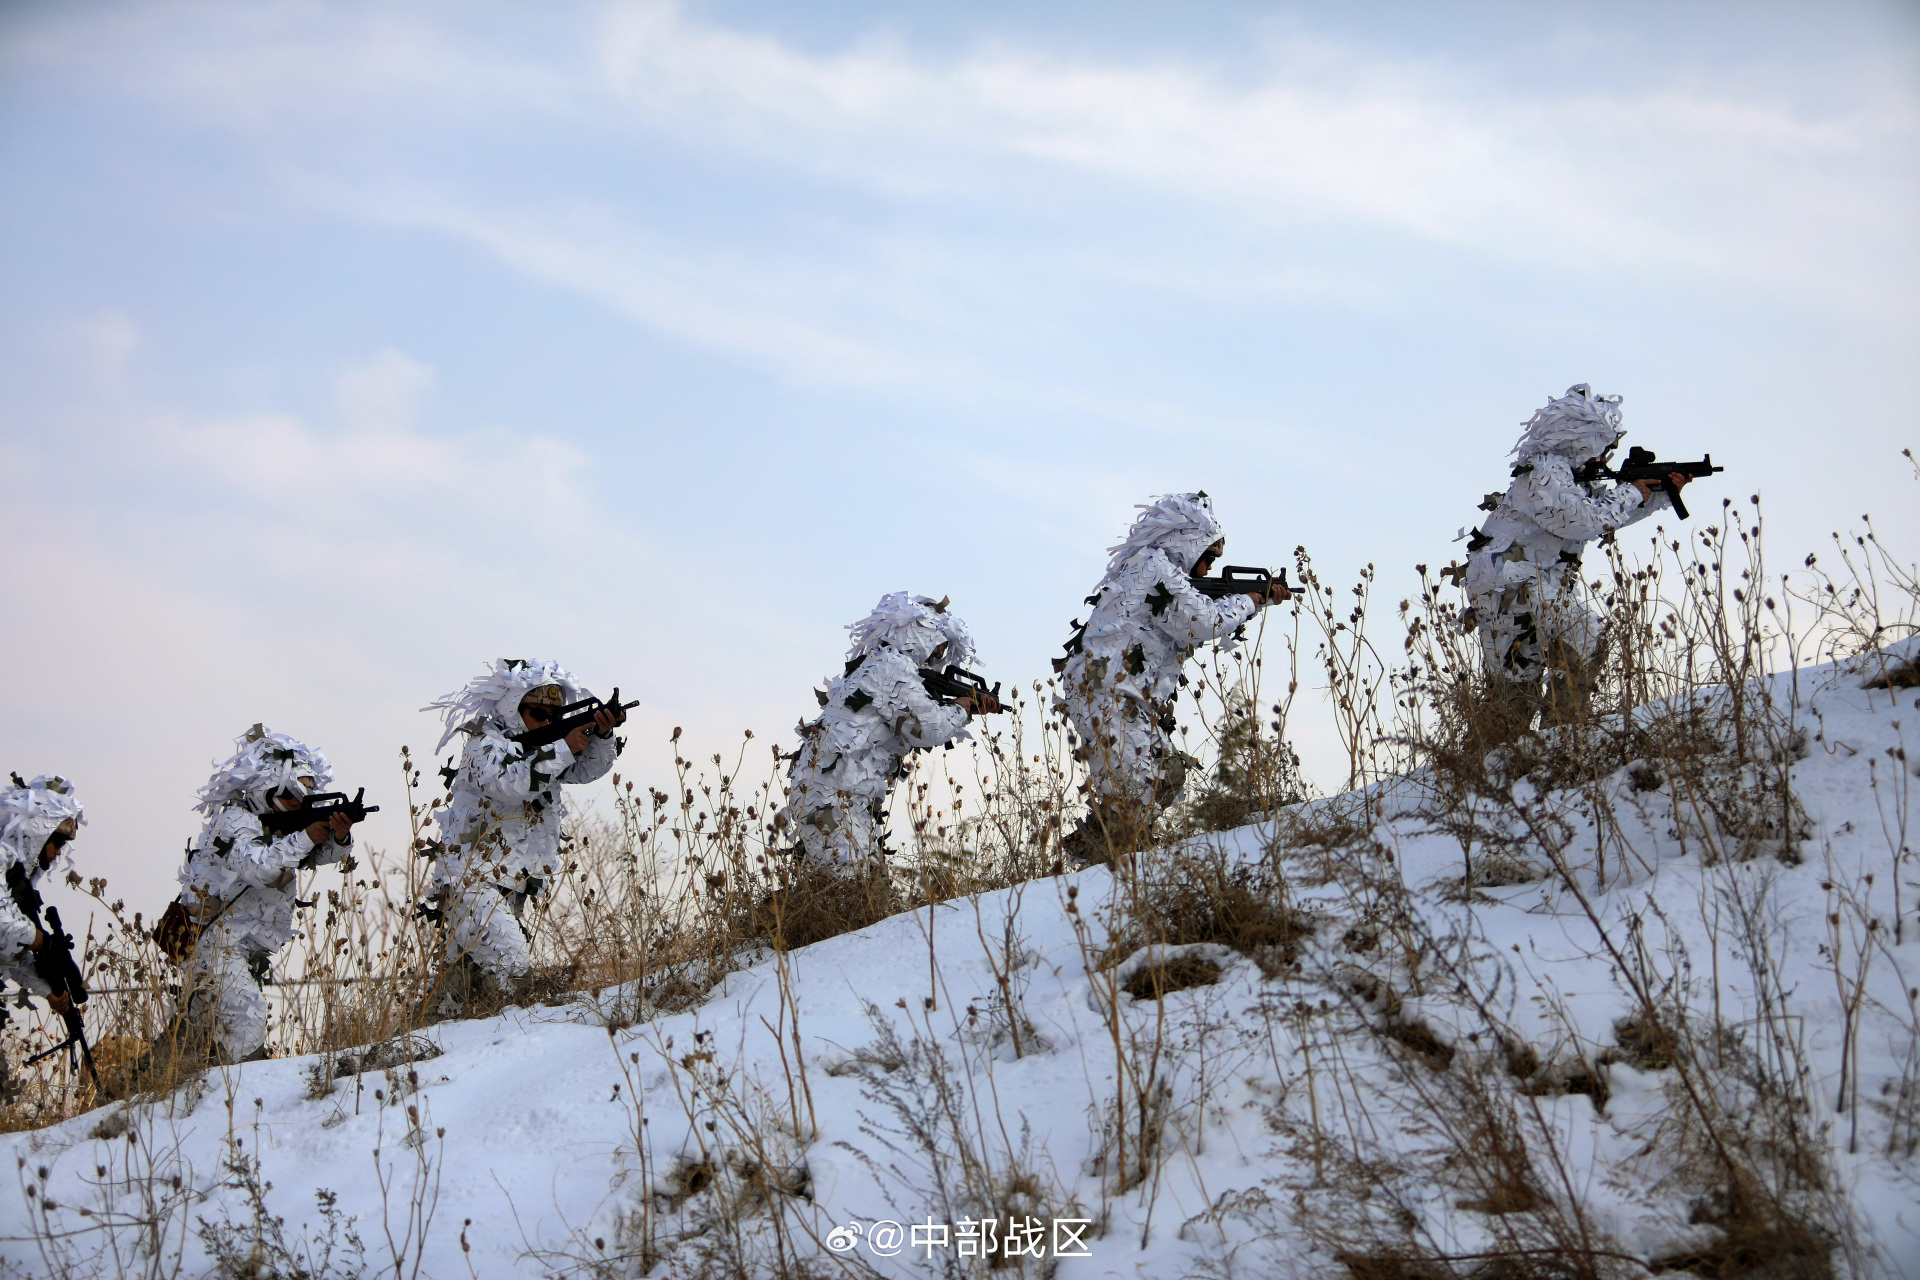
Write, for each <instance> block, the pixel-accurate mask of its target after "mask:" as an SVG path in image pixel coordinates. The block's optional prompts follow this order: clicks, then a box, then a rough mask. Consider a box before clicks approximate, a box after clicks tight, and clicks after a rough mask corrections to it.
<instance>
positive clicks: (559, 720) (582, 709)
mask: <svg viewBox="0 0 1920 1280" xmlns="http://www.w3.org/2000/svg"><path fill="white" fill-rule="evenodd" d="M639 705H640V701H639V699H637V698H636V699H635V700H634V701H632V702H622V701H620V686H619V685H615V686H614V687H613V697H611V698H609V699H608V700H607V701H605V702H602V701H600V699H598V698H582V699H580V701H578V702H569V703H568V704H567V705H566V706H564V707H561V708H560V709H559V710H557V711H555V712H554V714H553V719H551V720H549V721H547V723H546V724H544V725H542V726H540V727H539V728H538V729H527V730H525V731H524V732H521V733H510V734H508V735H507V736H508V737H509V738H512V739H513V740H514V741H515V742H517V743H519V744H520V745H521V746H523V747H544V746H546V745H547V744H548V743H549V742H558V741H560V739H562V738H564V737H566V736H567V735H568V734H570V733H572V732H573V731H574V730H575V729H583V728H591V727H592V725H593V718H594V716H596V715H598V714H599V713H600V712H601V711H602V710H607V711H625V710H626V709H627V708H628V707H637V706H639Z"/></svg>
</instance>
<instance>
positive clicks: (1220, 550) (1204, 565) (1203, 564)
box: [1193, 538, 1227, 578]
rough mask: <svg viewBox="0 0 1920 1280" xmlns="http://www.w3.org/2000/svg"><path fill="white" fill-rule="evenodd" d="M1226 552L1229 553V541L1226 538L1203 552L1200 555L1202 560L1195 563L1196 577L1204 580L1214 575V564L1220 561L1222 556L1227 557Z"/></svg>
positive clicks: (1194, 571)
mask: <svg viewBox="0 0 1920 1280" xmlns="http://www.w3.org/2000/svg"><path fill="white" fill-rule="evenodd" d="M1226 551H1227V540H1226V539H1225V538H1222V539H1220V541H1218V542H1216V543H1214V544H1213V545H1212V546H1210V547H1208V548H1207V549H1206V550H1205V551H1202V552H1201V553H1200V558H1199V559H1198V560H1195V561H1194V562H1193V574H1194V576H1195V577H1197V578H1204V577H1206V576H1207V575H1208V574H1210V573H1212V572H1213V562H1214V561H1215V560H1218V559H1219V558H1220V557H1221V556H1223V555H1225V554H1226Z"/></svg>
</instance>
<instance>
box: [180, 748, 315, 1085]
mask: <svg viewBox="0 0 1920 1280" xmlns="http://www.w3.org/2000/svg"><path fill="white" fill-rule="evenodd" d="M234 748H235V750H234V753H233V755H232V757H231V758H230V759H228V760H227V762H226V763H225V764H223V765H221V766H220V767H219V768H218V769H217V770H215V772H214V775H213V777H212V778H211V779H210V780H209V781H208V782H207V785H206V786H204V787H202V788H200V803H199V804H198V805H196V806H195V808H196V809H197V810H198V811H199V812H200V813H202V814H204V815H206V823H205V825H204V826H202V827H201V829H200V834H199V836H197V837H196V838H195V839H194V840H193V841H192V843H190V844H189V845H188V846H187V860H186V865H185V866H183V867H181V868H180V883H181V885H182V886H183V891H182V892H181V894H180V896H179V898H178V899H176V906H175V907H170V908H168V915H167V917H166V918H163V920H162V924H161V932H157V933H156V937H158V938H159V939H160V941H161V945H162V946H163V947H165V948H167V950H168V951H169V952H170V953H172V954H174V955H175V956H176V958H179V959H181V960H184V961H185V962H186V965H185V967H186V969H187V974H186V981H185V982H184V983H182V997H183V1003H184V1006H185V1007H184V1009H183V1011H182V1012H183V1013H184V1015H185V1016H184V1019H183V1021H184V1024H185V1028H186V1030H187V1031H188V1032H189V1034H190V1035H191V1036H192V1037H193V1038H194V1041H195V1042H196V1043H202V1042H204V1045H205V1048H206V1049H208V1050H211V1051H212V1052H213V1053H215V1054H217V1056H218V1058H219V1059H220V1060H222V1061H226V1062H250V1061H255V1060H257V1059H260V1058H264V1057H266V1056H267V1047H266V1045H267V997H266V993H265V991H264V990H263V987H264V984H265V983H266V982H267V981H268V978H269V973H270V971H271V968H272V964H273V954H274V952H276V951H278V950H279V949H280V948H281V947H283V946H285V945H286V944H287V943H288V942H289V941H291V940H292V938H293V933H294V930H293V910H294V906H295V905H296V898H295V889H296V881H297V879H298V877H299V873H300V872H301V871H303V870H309V869H311V868H314V867H323V866H328V865H331V864H333V863H336V862H339V861H340V860H341V859H342V858H345V857H346V856H347V855H348V854H349V853H351V852H352V850H353V819H352V818H351V817H350V816H349V815H347V814H346V813H335V814H333V815H332V816H330V817H328V818H326V819H325V820H323V821H317V822H311V823H308V824H307V825H306V826H304V827H299V828H296V829H294V830H292V831H286V832H285V834H281V831H282V830H284V828H282V827H279V826H278V824H272V823H270V822H269V821H268V819H270V817H271V815H273V814H276V813H290V812H292V811H294V810H297V809H299V808H300V807H301V805H302V803H303V802H304V801H305V800H306V799H307V797H308V796H310V795H312V794H314V793H315V792H318V791H324V790H325V789H326V787H327V786H328V784H330V783H331V782H332V781H333V770H332V769H331V768H329V767H328V765H327V758H326V756H324V755H323V754H321V752H320V751H319V749H318V748H315V747H310V746H308V745H307V744H306V743H304V742H301V741H299V740H298V739H296V738H290V737H288V736H287V735H286V734H284V733H275V732H273V731H272V730H271V729H268V728H266V727H265V726H263V725H258V724H256V725H254V726H253V728H251V729H249V730H247V732H246V733H244V734H242V735H241V736H240V737H238V738H236V739H235V740H234Z"/></svg>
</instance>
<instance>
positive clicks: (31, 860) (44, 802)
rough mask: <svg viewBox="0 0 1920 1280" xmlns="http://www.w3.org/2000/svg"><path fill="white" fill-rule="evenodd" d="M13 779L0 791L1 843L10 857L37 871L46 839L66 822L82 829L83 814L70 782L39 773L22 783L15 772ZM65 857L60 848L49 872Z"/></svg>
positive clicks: (55, 776)
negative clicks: (10, 783)
mask: <svg viewBox="0 0 1920 1280" xmlns="http://www.w3.org/2000/svg"><path fill="white" fill-rule="evenodd" d="M13 780H14V785H13V786H11V787H8V788H7V789H6V790H5V791H4V792H0V840H4V841H5V842H6V845H7V847H8V849H10V850H11V851H12V854H11V858H17V859H18V860H19V862H20V864H21V865H22V866H24V867H26V868H27V870H28V871H29V872H38V871H39V870H40V860H39V859H40V851H41V850H42V849H44V848H45V847H46V844H47V840H48V838H49V837H51V836H52V835H53V833H54V832H55V831H56V830H58V829H59V827H60V824H62V823H64V822H67V821H72V822H73V824H74V826H75V827H82V826H85V825H86V821H87V818H86V813H85V810H84V809H83V808H82V807H81V804H80V800H79V798H78V797H76V796H75V795H74V794H73V783H71V782H70V781H68V780H67V779H65V778H62V777H60V776H59V775H58V774H42V775H41V776H40V777H38V778H35V779H34V780H33V781H32V782H25V783H23V782H21V781H20V775H19V774H17V773H16V774H14V775H13ZM66 857H67V853H66V850H65V849H62V850H61V851H60V856H59V857H57V858H55V859H54V861H53V864H52V866H50V867H49V868H48V870H49V871H53V870H56V869H57V868H59V866H60V864H61V862H62V861H63V860H65V858H66ZM11 858H9V859H8V860H11Z"/></svg>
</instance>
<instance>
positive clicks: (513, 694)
mask: <svg viewBox="0 0 1920 1280" xmlns="http://www.w3.org/2000/svg"><path fill="white" fill-rule="evenodd" d="M590 696H591V695H589V694H588V693H587V691H586V690H584V689H582V688H581V687H580V685H579V683H578V682H577V681H576V680H575V679H574V678H573V676H572V675H571V674H570V673H568V672H567V671H566V670H565V669H563V668H562V667H561V666H560V665H559V664H558V663H554V662H528V661H525V660H524V659H520V658H501V659H499V660H498V661H496V662H495V663H494V664H493V666H492V667H491V668H489V669H488V671H487V672H486V674H484V675H482V676H479V677H478V678H476V679H475V680H473V681H472V682H471V683H469V684H468V685H467V687H466V688H464V689H462V690H460V691H459V692H458V693H452V694H448V695H447V696H446V697H444V698H441V699H440V700H439V701H437V702H434V703H431V704H430V705H429V706H427V707H426V708H424V710H428V711H440V712H443V713H444V715H445V717H446V726H447V729H446V733H445V734H444V735H443V736H442V737H441V739H440V745H439V747H438V748H436V753H437V752H438V751H444V750H446V748H447V745H448V744H449V743H451V742H453V741H455V740H456V739H459V740H461V749H460V761H459V764H458V765H457V766H453V767H452V780H451V784H450V786H449V792H450V798H449V800H448V802H447V806H446V807H445V808H443V809H439V810H436V811H435V812H434V815H433V817H434V822H435V823H436V824H437V825H438V827H439V831H440V840H439V846H438V850H437V853H436V858H435V862H434V871H433V881H432V885H433V898H434V901H435V902H437V903H438V904H439V905H438V910H439V911H440V912H441V913H442V916H441V919H442V923H443V925H444V926H445V929H446V947H447V951H446V955H447V963H448V966H449V968H450V969H452V970H453V971H454V973H453V975H452V977H453V980H452V981H450V982H449V984H448V988H449V994H450V995H451V996H452V998H453V999H454V1001H455V1002H456V1003H458V1002H461V1001H462V1000H463V997H464V996H465V994H466V993H467V992H468V990H470V989H472V988H473V987H475V986H476V985H477V987H478V988H479V989H481V990H486V991H490V992H492V993H493V994H495V995H505V994H509V993H510V992H511V989H512V988H513V987H514V986H515V985H517V984H518V983H519V982H520V981H521V980H522V979H524V978H525V977H526V976H527V973H528V971H529V970H530V969H531V967H532V963H533V961H532V952H531V950H530V943H531V937H530V935H529V934H528V932H527V930H526V928H525V926H524V925H523V924H522V923H521V915H522V912H523V911H524V909H525V907H526V903H527V899H528V898H531V897H534V896H536V895H538V894H539V892H540V891H541V888H542V887H543V885H544V882H545V881H546V880H547V879H548V878H549V877H551V876H552V875H554V874H555V873H556V872H558V871H559V870H560V866H561V857H560V841H561V838H562V833H561V822H562V821H563V820H564V819H565V818H566V816H567V801H566V797H565V795H564V793H563V791H562V788H564V787H567V786H573V785H577V784H579V783H583V782H592V781H593V780H594V779H596V778H600V777H603V776H604V775H605V774H606V772H607V771H608V770H609V769H611V768H612V767H613V762H614V758H615V757H616V756H617V755H618V754H619V752H620V749H621V747H622V746H623V745H624V744H623V743H621V742H619V741H618V740H616V739H615V738H614V736H613V731H614V729H615V728H616V727H617V726H619V725H621V724H624V723H625V722H626V718H627V717H626V712H625V711H623V710H621V709H620V708H619V707H617V706H612V707H602V708H600V709H599V710H598V711H596V712H595V714H594V718H593V720H592V722H591V723H590V724H584V725H581V726H579V727H577V728H575V729H573V730H572V731H571V732H569V733H567V734H566V735H565V736H564V737H560V738H556V739H554V740H553V741H550V742H544V743H540V744H538V745H530V744H529V743H528V742H526V741H524V739H526V738H527V737H529V736H534V737H538V736H541V732H540V731H542V730H544V729H547V728H548V726H550V725H553V724H555V722H556V719H555V718H556V717H557V716H558V715H559V713H560V709H561V708H562V707H564V706H567V705H568V704H571V703H575V702H581V701H584V700H585V699H587V698H588V697H590Z"/></svg>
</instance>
